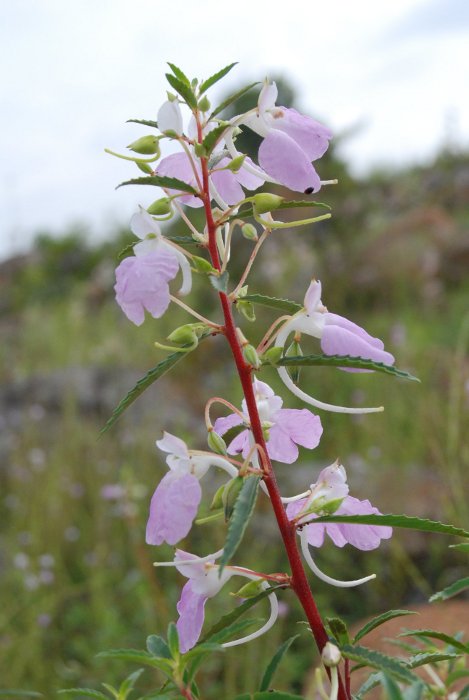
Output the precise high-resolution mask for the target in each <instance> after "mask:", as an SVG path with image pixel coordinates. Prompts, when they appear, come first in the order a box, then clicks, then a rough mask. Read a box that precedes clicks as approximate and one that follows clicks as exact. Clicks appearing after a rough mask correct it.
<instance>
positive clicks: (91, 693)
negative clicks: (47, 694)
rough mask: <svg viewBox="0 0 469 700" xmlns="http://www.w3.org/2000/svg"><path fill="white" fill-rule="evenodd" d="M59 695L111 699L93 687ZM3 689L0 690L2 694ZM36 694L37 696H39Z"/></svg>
mask: <svg viewBox="0 0 469 700" xmlns="http://www.w3.org/2000/svg"><path fill="white" fill-rule="evenodd" d="M57 692H58V694H59V695H69V696H71V697H73V698H76V697H79V698H95V699H96V700H103V699H104V700H109V695H105V694H104V693H101V692H100V691H99V690H91V688H69V689H68V690H59V691H57ZM1 695H2V691H1V690H0V696H1ZM37 696H38V694H36V696H35V697H37Z"/></svg>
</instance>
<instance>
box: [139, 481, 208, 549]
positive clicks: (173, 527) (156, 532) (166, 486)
mask: <svg viewBox="0 0 469 700" xmlns="http://www.w3.org/2000/svg"><path fill="white" fill-rule="evenodd" d="M201 498H202V489H201V488H200V484H199V481H198V479H197V478H196V477H195V476H193V475H192V474H184V475H183V476H179V475H177V474H175V473H174V472H168V473H167V474H166V475H165V476H164V477H163V479H162V480H161V481H160V483H159V484H158V487H157V488H156V491H155V493H154V494H153V497H152V499H151V504H150V516H149V518H148V522H147V529H146V542H147V544H154V545H159V544H162V543H163V542H167V543H168V544H176V543H177V542H179V540H182V539H183V538H184V537H185V536H186V535H187V534H188V532H189V530H190V529H191V526H192V522H193V520H194V518H195V516H196V514H197V509H198V507H199V503H200V499H201Z"/></svg>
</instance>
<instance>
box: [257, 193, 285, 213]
mask: <svg viewBox="0 0 469 700" xmlns="http://www.w3.org/2000/svg"><path fill="white" fill-rule="evenodd" d="M284 201H285V198H284V197H279V195H277V194H271V193H270V192H260V193H259V194H255V195H254V196H253V197H252V206H253V209H254V214H266V213H267V212H268V211H275V209H278V208H279V206H280V205H281V204H282V203H283V202H284Z"/></svg>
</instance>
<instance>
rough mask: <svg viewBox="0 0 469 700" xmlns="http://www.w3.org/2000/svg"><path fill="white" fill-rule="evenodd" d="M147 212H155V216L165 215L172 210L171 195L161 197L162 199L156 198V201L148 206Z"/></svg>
mask: <svg viewBox="0 0 469 700" xmlns="http://www.w3.org/2000/svg"><path fill="white" fill-rule="evenodd" d="M147 212H148V213H149V214H154V215H155V216H164V215H165V214H169V213H170V212H172V209H171V200H170V198H169V197H161V199H155V201H154V202H153V203H152V204H150V206H149V207H147Z"/></svg>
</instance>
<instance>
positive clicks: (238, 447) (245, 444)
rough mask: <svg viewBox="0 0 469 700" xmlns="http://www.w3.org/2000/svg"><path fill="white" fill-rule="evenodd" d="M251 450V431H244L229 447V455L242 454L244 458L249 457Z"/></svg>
mask: <svg viewBox="0 0 469 700" xmlns="http://www.w3.org/2000/svg"><path fill="white" fill-rule="evenodd" d="M250 449H251V443H250V442H249V430H243V431H242V432H241V433H240V434H239V435H237V436H236V437H235V438H234V440H232V441H231V442H230V444H229V445H228V454H229V455H237V454H239V453H240V452H241V453H242V455H243V457H247V456H248V453H249V450H250Z"/></svg>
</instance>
